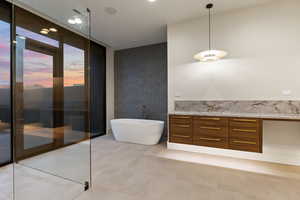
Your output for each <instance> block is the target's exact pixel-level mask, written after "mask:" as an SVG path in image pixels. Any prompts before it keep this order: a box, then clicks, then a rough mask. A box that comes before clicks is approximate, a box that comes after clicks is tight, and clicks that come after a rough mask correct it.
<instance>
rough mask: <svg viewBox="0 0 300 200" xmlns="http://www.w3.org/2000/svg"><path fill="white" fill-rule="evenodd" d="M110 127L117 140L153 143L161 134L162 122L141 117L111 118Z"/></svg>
mask: <svg viewBox="0 0 300 200" xmlns="http://www.w3.org/2000/svg"><path fill="white" fill-rule="evenodd" d="M111 127H112V132H113V135H114V137H115V139H116V140H117V141H120V142H131V143H136V144H144V145H155V144H157V143H158V142H159V140H160V138H161V136H162V134H163V130H164V122H163V121H155V120H141V119H114V120H111Z"/></svg>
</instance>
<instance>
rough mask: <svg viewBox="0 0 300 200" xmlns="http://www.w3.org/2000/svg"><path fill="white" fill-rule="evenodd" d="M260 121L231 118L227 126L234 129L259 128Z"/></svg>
mask: <svg viewBox="0 0 300 200" xmlns="http://www.w3.org/2000/svg"><path fill="white" fill-rule="evenodd" d="M260 123H261V120H260V119H251V118H250V119H249V118H247V119H246V118H232V119H230V120H229V126H230V127H235V128H250V129H251V128H252V129H255V128H258V127H259V126H260Z"/></svg>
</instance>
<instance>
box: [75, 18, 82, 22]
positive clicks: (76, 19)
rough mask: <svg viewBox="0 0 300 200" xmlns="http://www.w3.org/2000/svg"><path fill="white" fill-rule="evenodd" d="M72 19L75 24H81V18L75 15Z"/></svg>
mask: <svg viewBox="0 0 300 200" xmlns="http://www.w3.org/2000/svg"><path fill="white" fill-rule="evenodd" d="M74 21H75V23H76V24H82V19H80V18H78V17H76V18H75V19H74Z"/></svg>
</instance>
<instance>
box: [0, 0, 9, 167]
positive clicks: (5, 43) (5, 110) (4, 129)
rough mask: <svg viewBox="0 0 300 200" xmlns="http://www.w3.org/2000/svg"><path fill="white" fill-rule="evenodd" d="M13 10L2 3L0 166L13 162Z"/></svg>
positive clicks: (0, 38) (0, 18)
mask: <svg viewBox="0 0 300 200" xmlns="http://www.w3.org/2000/svg"><path fill="white" fill-rule="evenodd" d="M10 34H11V8H10V5H9V4H7V3H5V2H0V166H1V165H4V164H7V163H9V162H11V160H12V156H11V109H10V108H11V107H10V88H11V87H10V66H11V47H10V45H11V42H10Z"/></svg>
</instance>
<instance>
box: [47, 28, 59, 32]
mask: <svg viewBox="0 0 300 200" xmlns="http://www.w3.org/2000/svg"><path fill="white" fill-rule="evenodd" d="M49 30H50V31H52V32H57V29H56V28H49Z"/></svg>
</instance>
